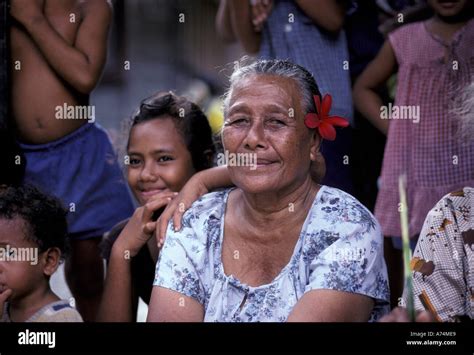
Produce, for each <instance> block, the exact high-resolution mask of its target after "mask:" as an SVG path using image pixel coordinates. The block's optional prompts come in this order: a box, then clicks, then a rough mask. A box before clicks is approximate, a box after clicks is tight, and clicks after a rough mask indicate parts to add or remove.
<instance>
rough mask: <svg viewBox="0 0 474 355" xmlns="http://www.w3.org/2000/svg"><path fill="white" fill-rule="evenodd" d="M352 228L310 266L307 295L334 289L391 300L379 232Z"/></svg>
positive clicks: (377, 230)
mask: <svg viewBox="0 0 474 355" xmlns="http://www.w3.org/2000/svg"><path fill="white" fill-rule="evenodd" d="M363 229H364V228H363V227H356V228H353V229H352V231H350V232H349V234H346V235H344V236H342V237H341V238H339V239H338V240H337V241H335V242H334V243H332V244H331V245H330V246H329V247H328V248H326V249H325V250H323V251H322V252H321V253H320V254H319V255H318V256H316V257H315V259H314V260H313V261H312V262H311V266H310V277H309V284H308V285H307V287H306V290H305V292H307V291H309V290H314V289H332V290H338V291H345V292H351V293H360V294H363V295H366V296H369V297H372V298H376V299H380V300H384V301H387V300H388V281H387V271H386V266H385V262H384V259H383V243H382V236H381V234H380V229H379V228H376V229H371V230H370V231H368V232H366V231H363Z"/></svg>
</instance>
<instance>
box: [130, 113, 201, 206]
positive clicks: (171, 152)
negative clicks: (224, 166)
mask: <svg viewBox="0 0 474 355" xmlns="http://www.w3.org/2000/svg"><path fill="white" fill-rule="evenodd" d="M128 156H129V157H130V163H129V165H128V171H127V178H128V184H129V185H130V188H131V190H132V192H133V194H134V196H135V198H136V199H137V200H138V202H139V203H140V204H141V205H144V204H145V203H146V202H147V201H148V200H149V199H150V197H151V196H153V195H155V194H157V193H159V192H161V191H164V190H171V191H175V192H178V191H179V190H181V188H182V187H183V186H184V184H185V183H186V182H187V181H188V180H189V178H190V177H191V176H192V175H193V174H194V173H195V171H194V167H193V163H192V158H191V154H190V153H189V151H188V149H187V147H186V144H185V142H184V140H183V137H182V135H181V134H180V132H179V131H178V130H177V129H176V126H175V124H174V122H173V119H172V118H159V119H153V120H150V121H146V122H142V123H139V124H137V125H135V126H134V127H133V128H132V130H131V132H130V140H129V145H128Z"/></svg>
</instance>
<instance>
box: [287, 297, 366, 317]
mask: <svg viewBox="0 0 474 355" xmlns="http://www.w3.org/2000/svg"><path fill="white" fill-rule="evenodd" d="M373 307H374V301H373V300H372V299H371V298H370V297H367V296H364V295H360V294H356V293H349V292H343V291H335V290H322V289H321V290H312V291H309V292H307V293H305V294H304V295H303V297H302V298H301V299H300V300H299V301H298V302H297V303H296V305H295V307H294V308H293V311H292V312H291V313H290V316H289V317H288V322H367V321H368V320H369V317H370V313H371V311H372V308H373Z"/></svg>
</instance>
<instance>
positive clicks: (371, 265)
mask: <svg viewBox="0 0 474 355" xmlns="http://www.w3.org/2000/svg"><path fill="white" fill-rule="evenodd" d="M231 190H232V189H227V190H223V191H219V192H213V193H210V194H207V195H205V196H203V197H202V198H201V199H199V200H198V201H196V202H195V203H194V204H193V206H192V207H191V208H190V209H189V210H188V211H187V212H186V213H185V214H184V216H183V223H182V225H183V227H182V229H181V230H180V231H179V232H174V230H173V229H172V225H171V222H170V225H169V226H168V231H167V237H166V241H165V245H164V247H163V250H162V251H161V253H160V257H159V259H158V263H157V268H156V276H155V282H154V285H155V286H161V287H164V288H168V289H171V290H174V291H177V292H180V293H182V294H183V295H186V296H188V297H192V298H194V299H196V300H197V301H198V302H200V303H201V304H202V305H203V307H204V310H205V316H204V320H205V321H217V322H263V321H270V322H284V321H286V320H287V318H288V316H289V314H290V313H291V311H292V309H293V307H294V306H295V304H296V303H297V302H298V300H299V299H301V297H302V296H303V295H304V294H305V293H306V292H309V291H311V290H316V289H331V290H339V291H345V292H351V293H358V294H362V295H366V296H369V297H371V298H372V299H373V300H374V304H375V305H374V308H373V310H372V313H371V316H370V321H375V320H377V319H378V318H380V317H381V316H382V315H384V314H385V313H387V312H388V311H389V303H388V300H389V289H388V279H387V270H386V266H385V262H384V259H383V239H382V238H383V237H382V234H381V231H380V226H379V224H378V222H377V221H376V220H375V218H374V217H373V216H372V214H371V213H370V212H369V211H368V210H367V209H366V208H365V207H364V206H362V205H361V204H360V203H359V202H358V201H357V200H356V199H355V198H353V197H352V196H350V195H348V194H347V193H345V192H343V191H341V190H338V189H335V188H330V187H327V186H322V187H321V188H320V190H319V191H318V193H317V195H316V197H315V199H314V202H313V205H312V207H311V209H310V211H309V213H308V215H307V217H306V221H305V222H304V225H303V228H302V230H301V234H300V237H299V239H298V241H297V243H296V246H295V249H294V252H293V255H292V257H291V259H290V262H289V263H288V264H287V265H286V266H285V267H284V268H283V269H282V271H281V272H280V274H279V275H278V276H277V277H276V278H275V279H274V280H273V281H272V282H271V283H269V284H266V285H261V286H258V287H252V286H248V285H245V284H243V283H241V282H240V281H239V280H238V279H236V278H235V277H234V276H233V275H226V274H225V273H224V268H223V266H222V263H221V253H222V250H221V246H222V240H223V230H224V226H223V224H224V223H223V222H224V213H225V207H226V204H227V198H228V196H229V193H230V191H231Z"/></svg>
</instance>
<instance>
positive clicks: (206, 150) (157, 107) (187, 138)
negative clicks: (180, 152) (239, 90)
mask: <svg viewBox="0 0 474 355" xmlns="http://www.w3.org/2000/svg"><path fill="white" fill-rule="evenodd" d="M162 118H171V119H172V120H173V122H174V123H175V125H176V128H177V129H178V131H179V132H180V133H181V135H182V136H183V138H184V142H185V144H186V147H187V148H188V151H189V153H190V154H191V158H192V162H193V167H194V169H195V170H196V171H200V170H204V169H208V168H210V167H211V166H212V158H213V155H214V154H215V147H214V143H213V139H212V131H211V127H210V126H209V122H208V120H207V117H206V115H205V114H204V112H202V110H201V109H200V108H199V106H198V105H196V104H194V103H193V102H191V101H189V100H188V99H186V98H185V97H183V96H178V95H176V94H174V93H172V92H160V93H157V94H154V95H152V96H150V97H148V98H146V99H144V100H143V101H142V102H141V104H140V108H139V110H138V112H137V113H135V114H134V115H133V116H132V123H131V129H132V128H133V126H135V125H137V124H140V123H142V122H147V121H150V120H153V119H162ZM129 143H130V136H129V142H128V143H127V148H128V145H129Z"/></svg>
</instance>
